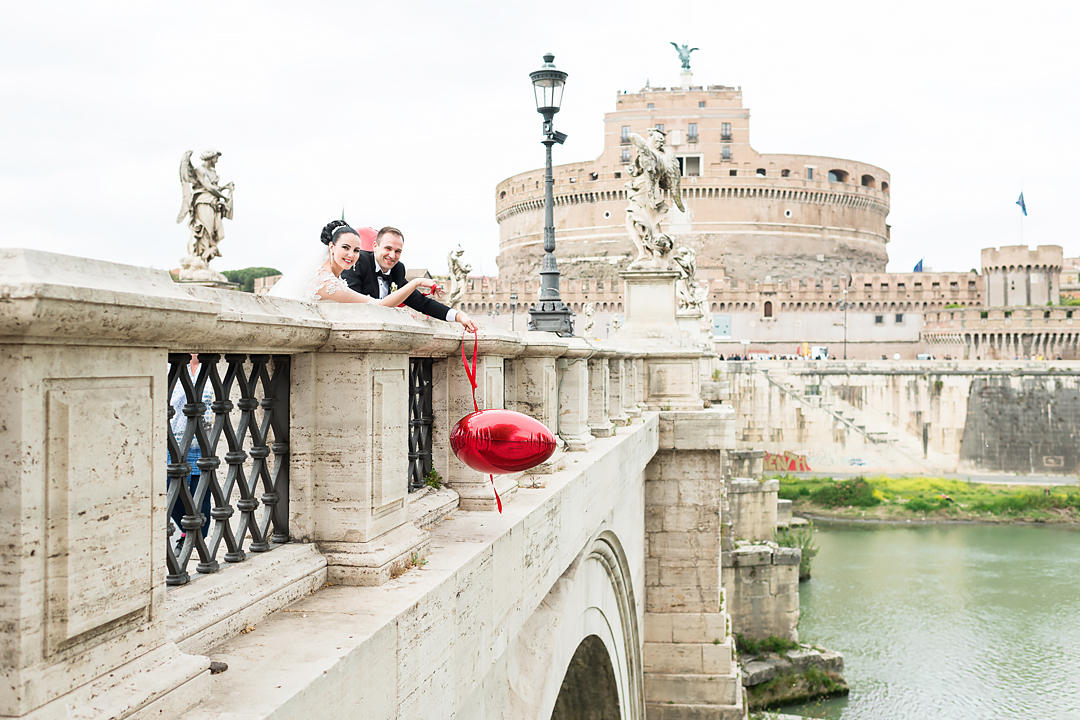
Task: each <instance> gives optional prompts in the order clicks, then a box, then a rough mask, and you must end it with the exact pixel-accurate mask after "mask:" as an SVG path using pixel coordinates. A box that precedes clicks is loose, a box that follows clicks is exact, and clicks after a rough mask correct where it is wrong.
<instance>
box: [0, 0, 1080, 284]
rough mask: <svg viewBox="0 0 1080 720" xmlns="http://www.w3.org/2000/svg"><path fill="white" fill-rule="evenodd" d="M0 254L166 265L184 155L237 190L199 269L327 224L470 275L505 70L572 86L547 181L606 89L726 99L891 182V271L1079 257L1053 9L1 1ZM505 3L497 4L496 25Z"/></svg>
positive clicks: (597, 124)
mask: <svg viewBox="0 0 1080 720" xmlns="http://www.w3.org/2000/svg"><path fill="white" fill-rule="evenodd" d="M5 5H6V6H7V7H5V8H4V19H3V23H2V25H0V102H2V107H3V113H2V116H0V117H2V119H0V123H2V125H0V127H2V135H0V137H2V147H0V245H4V246H21V247H36V248H42V249H47V250H51V251H56V252H62V253H68V254H73V255H81V256H87V257H96V258H103V259H107V260H113V261H118V262H127V263H132V264H137V265H152V266H155V267H160V268H171V267H176V266H177V265H178V261H179V259H180V257H181V256H182V255H183V254H184V249H185V243H186V239H187V229H186V226H185V225H177V224H175V223H174V220H175V217H176V213H177V211H178V209H179V205H180V186H179V181H178V166H179V161H180V157H181V155H182V154H183V152H184V151H185V150H187V149H191V150H194V151H195V154H196V156H197V155H198V154H199V153H201V152H202V151H203V150H204V149H206V148H208V147H214V148H216V149H218V150H220V151H221V152H222V153H223V155H222V158H221V160H220V162H219V165H218V169H219V172H220V175H221V177H222V178H223V180H226V181H229V180H231V181H233V182H235V183H236V187H237V191H236V216H235V220H233V221H231V222H227V223H226V230H225V241H224V243H223V245H222V248H221V249H222V253H223V257H222V258H221V259H219V260H216V261H215V263H214V265H215V267H217V268H218V269H233V268H240V267H246V266H249V265H270V266H274V267H278V268H285V267H287V266H288V265H289V262H290V258H292V257H294V253H295V252H296V251H297V248H305V247H310V245H311V243H314V242H317V238H318V232H319V229H320V228H321V226H322V225H323V223H324V222H326V221H327V220H330V219H333V218H335V217H338V216H339V215H340V214H341V211H342V208H344V210H345V214H346V217H347V219H349V220H350V221H351V222H353V223H354V224H357V225H374V226H379V225H384V224H394V225H398V226H400V227H401V228H403V229H404V231H405V233H406V236H407V242H406V252H405V255H404V261H405V263H406V264H407V265H409V266H416V267H419V266H427V267H430V268H432V269H434V270H442V269H444V268H445V266H446V253H447V250H448V248H449V247H451V246H453V245H455V244H457V243H458V242H461V243H462V244H463V245H464V246H465V248H466V253H467V258H466V259H467V260H468V261H469V262H471V263H472V264H473V267H474V270H475V271H484V272H489V273H494V272H495V271H496V266H495V254H496V251H497V245H498V226H497V224H496V222H495V218H494V196H495V192H494V188H495V184H496V183H497V182H498V181H500V180H502V179H503V178H505V177H507V176H509V175H512V174H515V173H517V172H521V171H524V170H529V169H532V168H535V167H539V166H540V164H541V163H542V161H543V147H542V146H541V145H540V143H539V130H540V117H539V115H537V113H536V111H535V107H534V105H533V99H532V91H531V86H530V84H529V78H528V73H529V72H530V71H532V70H535V69H536V68H537V67H538V66H539V64H540V62H541V59H540V56H541V55H542V54H543V53H544V52H547V51H550V52H553V53H555V60H556V65H557V66H558V67H559V68H560V69H563V70H565V71H567V72H568V73H569V74H570V76H569V79H568V81H567V89H566V94H565V98H564V102H563V111H562V112H561V113H560V114H559V115H558V116H557V118H556V127H557V128H558V129H560V130H562V131H563V132H566V133H568V134H569V136H570V137H569V140H568V141H567V142H566V144H565V145H564V146H562V147H557V148H556V163H562V162H571V161H578V160H587V159H593V158H595V157H596V156H597V155H599V153H600V150H601V147H602V128H603V126H602V118H603V114H604V112H606V111H609V110H611V109H613V106H614V98H615V93H616V91H618V90H623V89H625V90H637V89H639V88H641V87H642V86H643V85H644V83H645V81H646V79H648V80H650V81H651V82H652V84H653V85H654V86H662V85H672V84H674V83H676V82H677V79H678V73H679V63H678V58H677V56H676V54H675V51H674V50H673V49H672V48H671V46H670V45H669V44H668V42H669V41H672V40H674V41H677V42H680V43H683V42H685V43H690V44H691V45H695V46H697V47H699V48H700V51H699V52H696V53H694V55H693V58H692V63H693V68H694V77H695V81H696V82H699V83H702V84H711V83H720V84H727V85H740V86H742V88H743V96H744V100H745V102H746V105H747V107H749V108H750V111H751V118H752V119H751V144H752V145H753V147H754V148H755V149H756V150H758V151H759V152H766V153H769V152H782V153H787V152H790V153H805V154H814V155H830V156H838V157H843V158H851V159H854V160H860V161H865V162H869V163H873V164H875V165H879V166H881V167H883V168H885V169H886V170H888V171H889V172H890V173H891V174H892V212H891V213H890V215H889V223H890V224H891V225H892V226H893V230H892V242H891V244H890V245H889V248H888V250H889V256H890V263H889V269H890V270H893V271H907V270H910V269H911V267H912V266H913V265H914V264H915V262H916V261H917V260H918V259H919V258H922V257H925V258H926V263H927V264H928V265H930V266H932V267H933V268H935V269H938V270H967V269H968V268H971V267H976V266H978V263H979V257H978V250H979V248H981V247H983V246H989V245H1007V244H1015V243H1017V242H1019V241H1020V219H1019V218H1020V212H1019V208H1018V207H1017V206H1016V205H1015V204H1014V203H1015V201H1016V198H1017V195H1019V193H1020V191H1021V189H1022V190H1023V192H1024V195H1025V198H1026V200H1027V203H1028V209H1029V212H1030V216H1029V217H1028V218H1027V219H1026V221H1025V222H1024V226H1023V239H1024V242H1026V243H1028V244H1030V245H1035V244H1038V243H1054V244H1060V245H1063V246H1064V248H1065V254H1066V255H1067V256H1069V255H1073V256H1075V255H1080V246H1078V243H1077V231H1076V221H1075V219H1074V218H1072V216H1071V211H1070V210H1069V208H1070V207H1074V208H1075V203H1076V200H1075V198H1076V196H1077V195H1078V194H1080V193H1078V191H1080V187H1078V182H1080V181H1078V180H1077V178H1078V170H1080V154H1078V152H1077V151H1078V148H1080V142H1078V140H1077V135H1078V134H1080V110H1078V107H1080V97H1078V96H1080V90H1078V89H1077V87H1078V77H1080V73H1078V70H1080V59H1078V58H1080V52H1078V51H1077V40H1076V33H1077V30H1078V29H1080V22H1078V20H1080V12H1078V10H1077V9H1076V8H1077V5H1076V3H1066V2H1056V3H1049V2H1027V3H1022V4H1021V3H1008V4H1005V3H1001V4H993V5H991V4H989V3H985V2H978V3H975V2H971V3H967V2H963V3H960V2H941V1H940V0H939V1H938V2H933V3H923V2H907V3H902V4H901V3H870V2H865V0H864V1H861V2H820V1H819V2H783V1H774V2H769V3H756V2H755V3H728V2H711V1H710V2H682V1H678V0H674V1H664V2H657V1H654V2H643V1H634V0H631V1H624V2H618V3H616V2H595V3H594V2H587V1H584V2H567V3H510V2H505V0H504V1H501V2H497V1H495V0H485V1H483V2H481V1H478V0H477V1H470V0H457V1H456V2H438V1H434V0H431V1H428V0H425V1H423V2H398V3H374V2H349V3H346V2H308V3H304V4H300V3H296V2H289V3H284V2H228V1H224V2H222V1H218V2H186V3H147V2H134V1H130V2H121V1H118V2H91V3H83V2H73V1H72V2H66V3H20V4H14V3H10V4H8V3H6V4H5ZM517 5H520V7H517Z"/></svg>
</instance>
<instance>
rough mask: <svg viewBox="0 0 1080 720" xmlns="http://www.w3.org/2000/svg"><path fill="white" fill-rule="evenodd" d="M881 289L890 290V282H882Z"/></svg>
mask: <svg viewBox="0 0 1080 720" xmlns="http://www.w3.org/2000/svg"><path fill="white" fill-rule="evenodd" d="M881 289H882V290H888V289H889V283H887V282H884V283H881Z"/></svg>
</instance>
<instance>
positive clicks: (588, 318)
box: [581, 302, 596, 337]
mask: <svg viewBox="0 0 1080 720" xmlns="http://www.w3.org/2000/svg"><path fill="white" fill-rule="evenodd" d="M584 312H585V327H584V329H583V330H582V333H581V335H582V337H588V336H589V333H591V332H592V331H593V325H595V324H596V306H595V305H593V304H592V303H591V302H587V303H585V308H584Z"/></svg>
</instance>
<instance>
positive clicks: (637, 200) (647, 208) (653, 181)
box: [626, 128, 686, 270]
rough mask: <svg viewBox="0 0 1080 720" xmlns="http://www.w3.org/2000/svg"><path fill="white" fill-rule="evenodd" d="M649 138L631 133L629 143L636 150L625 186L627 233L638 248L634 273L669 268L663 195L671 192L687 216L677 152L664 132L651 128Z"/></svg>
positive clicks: (633, 263)
mask: <svg viewBox="0 0 1080 720" xmlns="http://www.w3.org/2000/svg"><path fill="white" fill-rule="evenodd" d="M646 134H647V136H648V137H647V138H643V137H641V136H640V135H638V134H637V133H630V142H631V143H633V145H634V147H635V148H636V149H637V157H635V158H634V160H633V162H632V163H631V164H630V167H629V170H628V172H629V174H630V181H629V182H627V183H626V198H627V208H626V229H627V230H628V231H629V233H630V239H631V240H632V241H633V243H634V247H636V248H637V257H636V258H634V260H633V261H632V262H631V263H630V268H629V269H631V270H634V269H641V268H666V267H668V266H669V265H670V261H669V259H668V258H667V255H668V253H670V252H671V248H672V247H673V246H674V242H673V241H672V238H671V236H670V235H668V234H667V233H665V232H664V231H663V228H662V223H663V222H664V221H665V220H666V219H667V215H668V204H667V201H666V199H665V198H664V191H665V190H667V191H670V192H671V199H672V200H674V201H675V205H676V206H677V207H678V208H679V210H680V211H682V212H686V208H685V207H684V206H683V201H682V193H681V191H680V186H679V178H680V176H681V171H680V169H679V161H678V159H677V158H676V157H675V152H674V150H672V149H671V147H670V146H669V145H667V142H666V136H665V135H664V131H663V130H658V129H657V128H650V129H649V131H648V133H646Z"/></svg>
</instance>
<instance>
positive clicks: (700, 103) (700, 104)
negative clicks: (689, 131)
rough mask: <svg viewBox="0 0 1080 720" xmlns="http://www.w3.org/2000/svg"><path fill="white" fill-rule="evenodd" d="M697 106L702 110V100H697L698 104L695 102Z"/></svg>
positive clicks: (703, 102) (703, 103)
mask: <svg viewBox="0 0 1080 720" xmlns="http://www.w3.org/2000/svg"><path fill="white" fill-rule="evenodd" d="M697 106H698V107H699V108H703V107H705V101H704V100H698V102H697Z"/></svg>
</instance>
